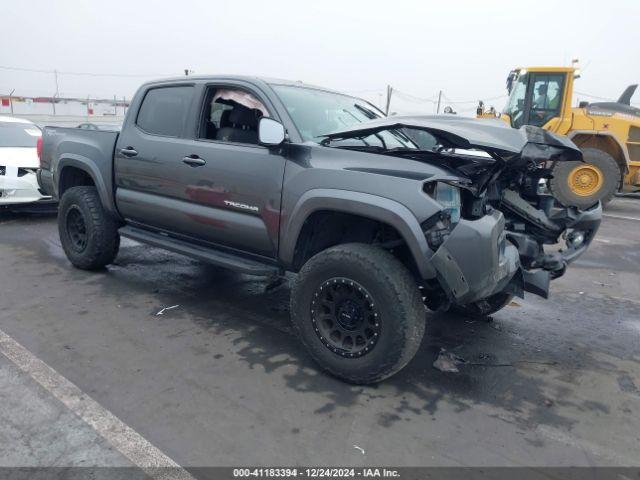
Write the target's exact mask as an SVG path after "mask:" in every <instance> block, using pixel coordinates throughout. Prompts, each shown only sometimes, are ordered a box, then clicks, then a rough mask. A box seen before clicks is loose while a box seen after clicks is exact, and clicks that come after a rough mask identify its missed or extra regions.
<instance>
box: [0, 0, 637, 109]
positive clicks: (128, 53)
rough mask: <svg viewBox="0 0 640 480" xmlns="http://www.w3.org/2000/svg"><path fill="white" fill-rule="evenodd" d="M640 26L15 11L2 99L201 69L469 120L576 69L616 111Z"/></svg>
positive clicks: (601, 9) (610, 18) (603, 15)
mask: <svg viewBox="0 0 640 480" xmlns="http://www.w3.org/2000/svg"><path fill="white" fill-rule="evenodd" d="M638 18H640V0H609V1H607V2H602V1H591V0H586V1H573V0H564V1H547V0H537V1H529V0H520V1H498V0H484V1H480V0H476V1H463V0H460V1H457V0H448V1H442V0H440V1H436V2H429V1H409V0H394V1H393V2H390V1H385V2H376V1H374V0H370V1H359V0H351V1H349V0H340V1H335V0H321V1H315V2H309V1H307V2H305V1H304V0H296V1H290V0H269V1H252V0H243V1H240V0H234V1H227V0H206V1H198V0H180V1H174V2H168V1H160V0H157V1H146V0H128V1H121V0H102V1H91V0H83V1H79V0H78V1H77V0H58V1H54V0H49V1H41V0H29V1H20V2H15V1H14V2H10V7H9V8H8V9H4V10H3V13H2V16H1V20H0V21H1V22H2V27H1V28H0V45H2V46H1V47H0V94H8V93H9V92H10V91H11V90H13V89H15V94H16V95H52V94H53V93H55V91H56V85H55V78H54V75H53V74H52V73H46V72H50V71H52V70H54V69H55V70H58V71H59V72H61V73H60V74H59V75H58V91H59V94H60V96H75V97H82V98H85V97H87V96H91V97H94V98H95V97H103V98H113V96H114V95H115V96H117V97H118V98H122V97H127V98H130V97H131V96H132V95H133V93H134V92H135V90H136V88H137V87H138V86H139V85H140V84H141V83H142V82H144V81H145V80H151V79H154V78H158V77H162V76H167V75H170V76H175V75H183V74H184V73H183V72H184V69H189V70H192V71H193V72H195V73H196V74H220V73H225V74H244V75H258V76H268V77H277V78H285V79H289V80H302V81H304V82H308V83H312V84H316V85H322V86H326V87H329V88H333V89H336V90H340V91H344V92H348V93H353V94H356V95H358V96H363V97H365V98H367V99H369V100H370V101H372V102H374V103H376V104H381V103H383V102H384V95H385V90H386V86H387V85H391V86H392V87H393V88H394V90H395V91H397V92H398V94H397V95H394V96H393V97H392V110H399V111H408V110H410V111H412V112H418V111H419V112H422V111H424V113H433V112H434V109H435V104H434V100H435V99H436V97H437V95H438V92H439V91H440V90H442V92H443V101H442V106H443V107H444V106H445V105H451V106H452V107H453V108H454V110H456V111H459V112H460V113H461V114H467V115H469V114H472V113H473V112H474V110H475V106H476V104H477V101H478V100H479V99H493V98H495V97H500V98H495V100H490V101H487V102H486V103H487V104H488V105H492V104H495V106H496V107H497V108H499V109H501V108H502V106H503V104H504V103H505V99H504V98H502V97H503V96H504V95H506V90H505V79H506V76H507V74H508V72H509V71H510V70H511V69H513V68H515V67H518V66H521V67H524V66H533V65H569V64H570V63H571V60H572V59H573V58H578V59H579V60H580V65H581V67H582V70H583V74H582V78H580V79H579V80H578V81H577V83H576V85H575V90H576V91H577V92H581V93H580V94H576V97H579V99H581V100H591V101H596V99H595V98H588V97H586V96H584V94H589V95H594V96H597V97H603V98H607V99H615V98H617V97H618V96H619V95H620V93H621V92H622V91H623V90H624V88H625V87H626V86H627V85H629V84H631V83H638V82H640V55H639V54H640V29H639V28H638V24H637V22H638ZM7 67H9V68H11V69H8V68H7ZM16 68H17V69H27V70H42V71H44V72H45V73H41V72H34V71H23V70H14V69H16ZM65 72H66V73H65ZM69 72H75V73H88V74H91V75H75V74H70V73H69ZM113 74H117V75H118V76H107V75H113ZM576 97H574V99H576ZM633 101H634V103H640V94H636V95H635V96H634V98H633ZM460 102H462V103H460Z"/></svg>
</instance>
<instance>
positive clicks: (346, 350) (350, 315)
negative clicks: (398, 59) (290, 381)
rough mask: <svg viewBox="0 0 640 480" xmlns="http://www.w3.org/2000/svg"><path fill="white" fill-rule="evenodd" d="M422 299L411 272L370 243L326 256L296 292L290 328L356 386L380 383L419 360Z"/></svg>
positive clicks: (307, 270) (302, 276)
mask: <svg viewBox="0 0 640 480" xmlns="http://www.w3.org/2000/svg"><path fill="white" fill-rule="evenodd" d="M425 312H426V309H425V307H424V303H423V302H422V296H421V294H420V291H419V290H418V287H417V285H416V282H415V280H414V278H413V277H412V275H411V274H410V273H409V270H408V269H407V268H406V267H405V266H404V265H402V264H401V263H400V262H399V261H398V260H397V259H396V258H395V257H394V256H393V255H391V254H390V253H389V252H387V251H385V250H382V249H380V248H377V247H373V246H371V245H365V244H356V243H352V244H344V245H338V246H335V247H332V248H329V249H327V250H324V251H322V252H320V253H318V254H317V255H315V256H314V257H312V258H311V259H310V260H309V261H307V263H306V264H305V265H304V266H303V267H302V269H301V271H300V273H299V274H298V277H297V279H296V281H295V283H294V285H293V288H292V291H291V317H292V322H293V325H294V327H295V329H296V331H297V333H298V335H299V336H300V338H301V339H302V342H303V343H304V345H305V346H306V347H307V349H308V350H309V353H310V354H311V356H312V357H313V358H314V360H315V361H316V362H317V363H318V364H319V365H320V366H321V367H322V368H323V369H324V370H326V371H328V372H329V373H331V374H332V375H334V376H336V377H338V378H341V379H343V380H346V381H348V382H351V383H357V384H367V383H375V382H379V381H381V380H384V379H385V378H388V377H390V376H391V375H393V374H395V373H396V372H398V371H399V370H400V369H402V368H403V367H404V366H405V365H406V364H407V363H408V362H409V361H410V360H411V359H412V358H413V356H414V355H415V353H416V352H417V350H418V347H419V346H420V343H421V341H422V337H423V335H424V330H425V319H426V316H425Z"/></svg>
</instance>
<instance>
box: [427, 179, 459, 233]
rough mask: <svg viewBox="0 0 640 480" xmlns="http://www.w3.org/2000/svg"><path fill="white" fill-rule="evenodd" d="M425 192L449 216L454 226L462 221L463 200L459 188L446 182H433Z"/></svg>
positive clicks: (428, 184)
mask: <svg viewBox="0 0 640 480" xmlns="http://www.w3.org/2000/svg"><path fill="white" fill-rule="evenodd" d="M424 191H425V193H426V194H427V195H429V196H430V197H431V198H433V199H434V200H435V201H436V202H438V203H439V204H440V205H441V206H442V210H443V211H444V212H447V213H448V214H449V218H451V223H452V224H454V225H455V224H456V223H458V222H459V221H460V210H461V208H462V200H461V198H460V189H459V188H458V187H454V186H453V185H449V184H448V183H444V182H432V183H427V184H426V185H425V186H424Z"/></svg>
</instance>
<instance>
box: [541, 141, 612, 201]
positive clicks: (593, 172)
mask: <svg viewBox="0 0 640 480" xmlns="http://www.w3.org/2000/svg"><path fill="white" fill-rule="evenodd" d="M582 156H583V158H584V161H585V163H586V164H589V165H592V166H593V167H595V169H589V167H588V165H585V163H583V162H557V163H556V164H555V166H554V168H553V178H552V179H551V181H550V183H549V188H550V189H551V193H553V196H554V197H555V198H556V200H558V201H559V202H560V203H561V204H562V205H564V206H565V207H570V206H575V207H578V208H583V209H584V208H588V207H590V206H591V205H593V204H594V203H596V202H597V201H598V200H600V201H601V202H602V204H603V205H606V204H607V203H609V202H610V201H611V199H612V198H613V197H614V195H615V194H616V193H617V192H618V191H619V190H620V182H621V179H622V174H621V172H620V167H619V166H618V164H617V163H616V161H615V160H614V158H613V157H612V156H611V155H609V154H608V153H606V152H603V151H602V150H598V149H597V148H584V149H583V150H582ZM580 167H583V168H585V175H581V176H579V175H578V174H577V173H576V169H579V168H580ZM581 178H583V179H584V182H583V183H580V179H581ZM593 182H596V185H597V184H600V187H599V188H597V189H596V190H593V189H594V188H596V187H595V186H591V185H590V184H591V183H593ZM572 184H574V185H575V186H574V187H573V188H572V186H571V185H572ZM581 190H582V193H580V191H581ZM591 190H593V192H592V193H590V192H591Z"/></svg>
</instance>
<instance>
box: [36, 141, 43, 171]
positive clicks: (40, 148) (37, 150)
mask: <svg viewBox="0 0 640 480" xmlns="http://www.w3.org/2000/svg"><path fill="white" fill-rule="evenodd" d="M36 152H38V160H40V166H42V137H38V143H36Z"/></svg>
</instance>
